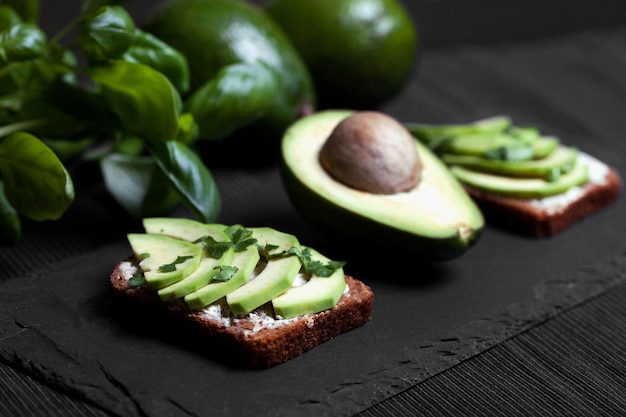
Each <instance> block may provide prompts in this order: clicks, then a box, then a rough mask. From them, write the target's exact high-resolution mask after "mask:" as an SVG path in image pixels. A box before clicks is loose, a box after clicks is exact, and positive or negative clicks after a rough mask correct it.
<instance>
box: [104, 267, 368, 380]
mask: <svg viewBox="0 0 626 417" xmlns="http://www.w3.org/2000/svg"><path fill="white" fill-rule="evenodd" d="M123 263H124V262H120V263H119V264H118V265H117V266H116V268H115V269H114V270H113V272H112V274H111V278H110V284H111V289H112V291H113V294H114V295H115V296H116V299H117V300H118V301H123V302H124V306H125V307H127V308H131V309H132V310H133V311H134V312H142V313H147V315H148V317H149V318H150V319H153V320H154V319H155V318H156V317H158V318H157V320H158V319H160V318H163V317H165V318H167V319H168V321H169V322H171V324H173V325H174V326H180V325H183V326H185V329H186V330H188V331H189V332H190V333H189V335H190V337H194V338H197V337H200V338H201V339H202V340H203V341H204V342H206V343H207V345H212V347H213V348H214V350H215V348H216V345H219V346H217V351H218V352H223V353H228V354H229V356H230V357H229V358H227V359H228V360H230V361H233V362H234V364H235V365H237V366H242V367H248V368H269V367H272V366H274V365H277V364H280V363H282V362H285V361H287V360H289V359H291V358H294V357H296V356H298V355H300V354H302V353H304V352H306V351H308V350H310V349H312V348H314V347H315V346H317V345H319V344H321V343H324V342H326V341H328V340H330V339H332V338H334V337H335V336H338V335H339V334H341V333H344V332H347V331H349V330H351V329H354V328H357V327H360V326H362V325H364V324H365V323H366V322H367V321H369V320H370V317H371V312H372V307H373V301H374V295H373V293H372V290H371V289H370V288H369V287H368V286H367V285H365V284H364V283H362V282H361V281H358V280H356V279H354V278H353V277H350V276H347V275H346V284H347V285H348V287H349V288H350V293H349V296H345V295H343V296H342V297H341V299H340V300H339V302H338V303H337V305H336V306H335V307H334V308H332V309H330V310H326V311H322V312H319V313H316V314H310V315H307V316H302V317H298V318H295V319H291V320H289V322H288V323H285V324H282V325H280V326H278V327H274V328H264V329H261V330H259V331H258V332H255V333H252V334H251V333H250V330H251V329H252V328H253V327H254V324H253V323H252V321H250V320H248V319H246V318H242V319H239V320H237V322H236V323H235V324H231V325H230V326H226V325H224V324H223V323H222V322H220V321H218V320H215V319H212V318H210V317H208V316H206V315H203V314H202V313H201V312H198V311H192V310H189V309H187V308H186V307H185V306H183V305H181V304H173V303H165V302H162V301H161V300H160V299H159V297H158V295H157V294H156V293H155V292H153V291H150V290H148V289H147V288H145V287H130V286H129V285H128V280H127V279H126V278H125V277H124V273H123V271H122V269H121V266H122V264H123ZM154 313H160V314H159V315H158V316H155V315H154ZM144 315H146V314H144ZM194 340H197V339H194ZM225 359H226V358H225Z"/></svg>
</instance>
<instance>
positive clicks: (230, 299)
mask: <svg viewBox="0 0 626 417" xmlns="http://www.w3.org/2000/svg"><path fill="white" fill-rule="evenodd" d="M249 230H252V234H253V237H254V238H256V239H257V245H259V247H261V248H263V247H265V245H266V244H271V245H276V246H277V248H276V249H275V250H274V251H272V253H279V252H281V251H285V250H288V249H289V248H292V247H295V248H299V247H300V243H299V242H298V239H296V237H295V236H292V235H290V234H287V233H283V232H279V231H277V230H274V229H271V228H267V227H262V228H250V229H249ZM300 267H301V264H300V260H299V259H298V258H297V257H296V256H288V257H283V258H274V259H269V260H268V261H267V265H266V266H265V268H264V269H263V270H262V271H261V272H260V273H259V274H258V275H257V276H256V277H254V278H253V279H251V280H250V281H248V283H247V284H245V285H243V286H241V287H239V288H237V289H236V290H234V291H232V292H231V293H229V294H228V295H227V296H226V301H227V303H228V305H229V306H230V308H231V310H232V312H233V313H234V314H235V315H242V314H246V313H249V312H250V311H252V310H254V309H255V308H257V307H260V306H261V305H263V304H265V303H267V302H268V301H270V300H271V299H272V298H274V297H276V296H278V295H279V294H281V293H283V292H284V291H285V290H287V289H288V288H290V287H291V286H292V284H293V282H294V281H295V279H296V276H297V274H298V272H299V271H300Z"/></svg>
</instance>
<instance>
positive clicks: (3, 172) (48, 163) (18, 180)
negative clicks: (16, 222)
mask: <svg viewBox="0 0 626 417" xmlns="http://www.w3.org/2000/svg"><path fill="white" fill-rule="evenodd" d="M0 177H2V180H3V182H4V191H5V194H6V199H7V200H8V201H9V202H10V204H11V205H12V206H13V207H14V208H15V210H17V212H18V213H20V214H21V215H23V216H26V217H28V218H30V219H33V220H36V221H43V220H56V219H58V218H59V217H61V216H62V215H63V213H65V211H66V210H67V209H68V208H69V206H70V204H71V203H72V202H73V201H74V185H73V183H72V179H71V178H70V175H69V173H68V172H67V171H66V169H65V167H64V166H63V163H62V162H61V161H60V160H59V158H58V157H57V156H56V155H55V154H54V152H52V150H51V149H50V148H49V147H48V146H46V144H45V143H43V142H42V141H41V140H39V139H37V138H36V137H35V136H33V135H31V134H28V133H23V132H18V133H14V134H12V135H10V136H8V137H6V138H4V139H1V140H0Z"/></svg>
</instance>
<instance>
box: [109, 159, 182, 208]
mask: <svg viewBox="0 0 626 417" xmlns="http://www.w3.org/2000/svg"><path fill="white" fill-rule="evenodd" d="M100 170H101V172H102V178H103V179H104V184H105V186H106V188H107V190H108V191H109V193H110V194H111V195H112V196H113V198H114V199H115V200H116V201H117V202H118V203H119V204H120V205H121V206H122V207H123V208H124V209H125V210H126V211H127V212H128V213H129V214H130V215H132V216H133V217H135V218H141V217H149V216H152V215H158V214H159V213H164V212H167V211H168V210H170V209H172V208H173V207H174V206H175V205H176V204H177V203H178V202H179V201H180V196H179V194H178V192H177V191H176V189H175V188H174V187H173V186H172V185H171V184H170V183H169V182H168V180H167V178H165V176H164V174H163V172H162V171H161V169H160V168H159V167H158V165H157V164H156V162H155V161H154V159H153V158H152V157H150V156H142V155H124V154H119V153H112V154H108V155H105V156H104V157H103V158H101V159H100Z"/></svg>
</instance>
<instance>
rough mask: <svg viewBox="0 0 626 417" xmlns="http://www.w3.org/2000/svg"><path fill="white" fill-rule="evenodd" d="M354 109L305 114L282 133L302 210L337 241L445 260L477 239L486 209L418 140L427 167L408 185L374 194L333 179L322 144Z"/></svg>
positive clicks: (286, 177)
mask: <svg viewBox="0 0 626 417" xmlns="http://www.w3.org/2000/svg"><path fill="white" fill-rule="evenodd" d="M351 114H353V112H352V111H344V110H326V111H321V112H318V113H315V114H313V115H310V116H307V117H305V118H302V119H300V120H298V121H297V122H296V123H294V124H293V125H291V126H290V128H289V129H288V130H287V131H286V133H285V135H284V137H283V141H282V176H283V181H284V184H285V188H286V190H287V192H288V195H289V197H290V199H291V201H292V203H293V205H294V207H295V208H296V209H297V210H298V211H299V212H300V214H301V215H302V216H303V217H304V218H305V219H307V220H309V221H310V222H311V223H312V224H313V225H315V226H317V229H318V230H319V231H320V232H323V233H326V234H328V235H329V236H331V237H332V238H333V239H334V240H335V241H336V242H342V243H343V244H345V245H346V246H345V247H346V249H351V248H352V249H353V248H354V245H355V243H358V245H359V248H358V249H360V250H366V248H367V246H368V245H369V246H372V247H376V248H377V250H380V249H382V248H387V249H393V251H394V252H398V251H401V252H410V253H412V254H413V256H419V257H421V258H424V259H427V260H432V261H443V260H449V259H453V258H456V257H458V256H461V255H462V254H463V253H465V251H466V250H467V249H468V248H469V247H470V246H471V245H472V244H473V243H474V242H475V241H476V240H477V239H478V237H479V236H480V233H481V231H482V229H483V227H484V219H483V216H482V214H481V212H480V210H479V209H478V207H477V206H476V204H475V203H474V202H473V201H472V200H471V199H470V197H469V196H468V195H467V193H466V192H465V191H464V189H463V188H462V186H461V184H460V183H459V182H458V181H457V180H456V178H455V177H454V176H453V175H451V173H450V171H449V170H448V169H447V168H446V166H445V165H444V164H443V162H442V161H441V160H440V159H438V158H437V157H436V156H435V155H434V154H433V153H432V152H431V151H430V150H429V149H428V148H427V147H426V146H424V145H422V144H421V143H420V142H419V141H417V140H416V141H415V151H416V152H418V153H419V156H420V159H421V162H422V165H423V171H422V179H421V180H420V182H419V184H418V185H417V186H416V187H415V188H414V189H411V190H409V191H408V192H401V193H397V194H389V195H382V194H372V193H367V192H363V191H358V190H356V189H353V188H350V187H348V186H345V185H343V184H341V183H339V182H338V181H336V180H334V179H333V178H332V177H331V176H329V175H328V173H327V172H326V171H325V170H324V168H323V167H322V166H321V164H320V162H319V159H318V155H319V152H320V149H321V148H322V146H323V144H324V143H325V141H326V138H328V136H329V135H330V133H331V131H332V130H333V129H334V127H335V126H336V125H337V124H338V123H339V122H340V121H342V120H343V119H344V118H346V117H348V116H350V115H351Z"/></svg>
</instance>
